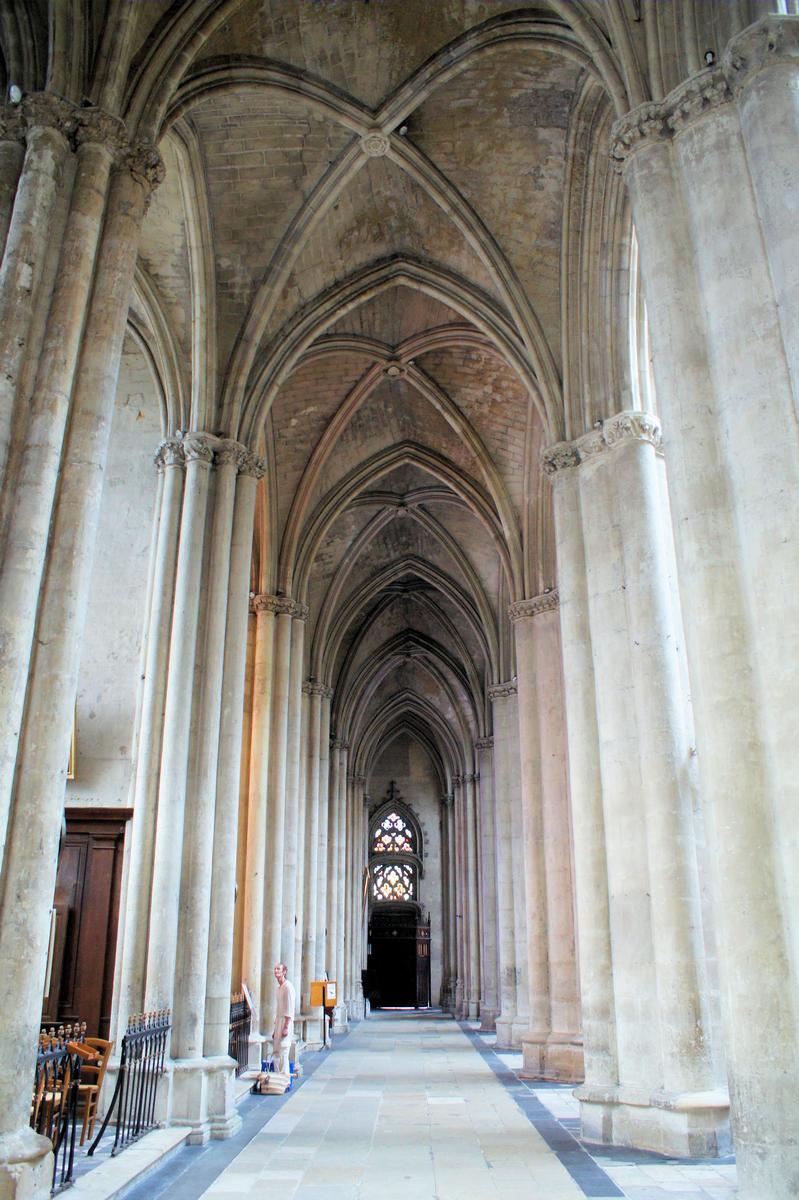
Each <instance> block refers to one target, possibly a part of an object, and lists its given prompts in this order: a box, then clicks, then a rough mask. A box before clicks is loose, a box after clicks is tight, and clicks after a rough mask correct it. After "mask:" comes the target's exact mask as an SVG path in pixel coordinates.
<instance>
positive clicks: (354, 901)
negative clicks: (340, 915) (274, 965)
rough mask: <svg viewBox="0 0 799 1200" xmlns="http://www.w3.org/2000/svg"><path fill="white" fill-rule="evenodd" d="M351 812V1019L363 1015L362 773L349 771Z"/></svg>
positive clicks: (349, 1006)
mask: <svg viewBox="0 0 799 1200" xmlns="http://www.w3.org/2000/svg"><path fill="white" fill-rule="evenodd" d="M351 782H352V812H351V844H352V854H351V858H350V864H351V887H350V913H349V921H348V934H349V952H348V955H347V961H348V965H349V988H350V994H349V997H348V1001H347V1008H348V1012H349V1016H350V1018H351V1019H352V1020H356V1021H358V1020H360V1019H361V1018H362V1017H363V993H362V990H361V928H362V910H363V803H364V784H365V783H366V776H365V775H360V774H358V773H355V774H353V776H352V779H351Z"/></svg>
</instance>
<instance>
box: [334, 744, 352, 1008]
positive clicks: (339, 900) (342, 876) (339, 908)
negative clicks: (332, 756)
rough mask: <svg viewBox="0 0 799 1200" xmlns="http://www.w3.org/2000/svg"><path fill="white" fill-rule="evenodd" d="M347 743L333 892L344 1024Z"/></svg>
mask: <svg viewBox="0 0 799 1200" xmlns="http://www.w3.org/2000/svg"><path fill="white" fill-rule="evenodd" d="M349 748H350V747H349V742H345V741H341V743H340V749H339V764H338V795H339V808H338V885H337V887H336V892H335V904H336V914H337V915H336V926H337V929H338V936H337V938H336V980H337V982H338V994H339V998H340V1007H341V1017H340V1018H339V1016H338V1013H337V1014H336V1018H337V1020H341V1021H343V1022H344V1023H346V1019H347V1010H346V1007H345V1005H344V996H345V993H344V990H343V988H344V978H345V973H346V968H345V965H344V963H345V949H346V926H345V920H346V891H347V766H348V759H349Z"/></svg>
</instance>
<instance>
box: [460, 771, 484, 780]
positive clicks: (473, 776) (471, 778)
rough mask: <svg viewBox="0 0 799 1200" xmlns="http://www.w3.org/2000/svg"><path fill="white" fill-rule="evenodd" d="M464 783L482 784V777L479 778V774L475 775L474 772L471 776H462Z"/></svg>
mask: <svg viewBox="0 0 799 1200" xmlns="http://www.w3.org/2000/svg"><path fill="white" fill-rule="evenodd" d="M462 782H463V783H479V782H480V776H479V774H477V773H474V772H473V773H472V774H470V775H463V776H462Z"/></svg>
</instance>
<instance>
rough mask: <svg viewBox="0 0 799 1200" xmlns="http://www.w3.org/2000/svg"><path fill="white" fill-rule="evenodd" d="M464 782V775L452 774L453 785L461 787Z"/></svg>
mask: <svg viewBox="0 0 799 1200" xmlns="http://www.w3.org/2000/svg"><path fill="white" fill-rule="evenodd" d="M463 782H464V778H463V776H462V775H453V776H452V786H453V787H454V788H459V787H460V786H461V785H462V784H463Z"/></svg>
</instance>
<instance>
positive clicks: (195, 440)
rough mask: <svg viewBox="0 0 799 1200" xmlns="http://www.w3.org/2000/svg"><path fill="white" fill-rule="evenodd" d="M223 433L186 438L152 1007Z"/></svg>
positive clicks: (183, 781)
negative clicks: (211, 495) (211, 498)
mask: <svg viewBox="0 0 799 1200" xmlns="http://www.w3.org/2000/svg"><path fill="white" fill-rule="evenodd" d="M215 442H216V439H215V438H213V437H209V436H208V435H207V434H198V433H191V434H187V435H186V436H185V437H184V438H183V443H182V444H183V453H184V456H185V460H186V483H185V489H184V494H183V510H182V512H181V521H180V544H179V548H178V562H177V574H176V578H175V598H174V608H173V618H172V636H171V642H170V648H169V668H168V676H167V688H166V703H165V709H164V736H163V744H162V749H161V769H160V772H159V780H158V815H157V823H156V829H155V847H154V861H153V886H152V893H151V901H150V911H151V912H154V913H158V916H159V919H158V920H157V921H154V922H151V928H150V937H149V944H148V947H147V973H146V984H145V1006H146V1007H147V1008H148V1009H158V1008H172V1005H173V1000H174V989H175V982H176V980H175V962H176V956H177V947H178V916H179V912H180V889H179V880H180V878H181V860H182V855H183V832H184V822H185V815H186V795H187V790H188V787H187V784H188V767H189V747H190V740H191V719H192V705H191V703H189V702H188V699H187V698H188V697H190V696H192V694H193V687H194V669H195V658H196V654H197V629H198V624H199V616H200V594H201V591H200V589H201V579H202V562H203V545H204V541H205V517H206V509H207V504H208V490H209V484H210V474H211V464H212V462H213V456H214V450H213V447H214V443H215Z"/></svg>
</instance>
